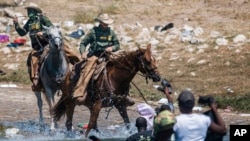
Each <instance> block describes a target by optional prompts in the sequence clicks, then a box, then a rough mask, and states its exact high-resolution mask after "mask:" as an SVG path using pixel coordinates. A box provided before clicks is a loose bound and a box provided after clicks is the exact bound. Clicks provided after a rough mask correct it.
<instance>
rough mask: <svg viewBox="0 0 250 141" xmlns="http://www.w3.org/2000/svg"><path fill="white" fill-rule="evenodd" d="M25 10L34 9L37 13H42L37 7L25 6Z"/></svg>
mask: <svg viewBox="0 0 250 141" xmlns="http://www.w3.org/2000/svg"><path fill="white" fill-rule="evenodd" d="M25 9H34V10H35V11H36V12H37V13H43V11H42V10H41V9H40V8H38V7H37V6H27V7H25Z"/></svg>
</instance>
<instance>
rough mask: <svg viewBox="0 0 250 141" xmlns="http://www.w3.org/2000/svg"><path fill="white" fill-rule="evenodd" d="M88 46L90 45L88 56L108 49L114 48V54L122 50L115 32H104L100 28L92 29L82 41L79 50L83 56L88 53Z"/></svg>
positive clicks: (110, 30) (107, 30) (108, 30)
mask: <svg viewBox="0 0 250 141" xmlns="http://www.w3.org/2000/svg"><path fill="white" fill-rule="evenodd" d="M88 44H90V47H89V53H88V56H92V55H96V53H98V52H103V51H104V50H105V49H106V48H107V47H112V51H113V52H115V51H117V50H119V49H120V43H119V41H118V38H117V36H116V34H115V32H114V31H113V30H112V29H110V28H107V29H105V30H104V29H102V28H101V27H100V26H99V27H94V28H93V29H91V30H90V32H88V34H87V35H86V36H85V37H84V39H83V40H82V41H81V43H80V48H79V51H80V53H81V54H82V53H83V52H85V51H86V47H87V45H88Z"/></svg>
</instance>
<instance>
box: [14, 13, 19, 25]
mask: <svg viewBox="0 0 250 141" xmlns="http://www.w3.org/2000/svg"><path fill="white" fill-rule="evenodd" d="M13 23H14V24H16V23H18V19H17V16H16V15H15V16H14V17H13Z"/></svg>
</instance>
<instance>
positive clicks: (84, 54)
mask: <svg viewBox="0 0 250 141" xmlns="http://www.w3.org/2000/svg"><path fill="white" fill-rule="evenodd" d="M81 58H82V60H86V59H87V52H84V53H82V54H81Z"/></svg>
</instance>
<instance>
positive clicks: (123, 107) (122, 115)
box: [116, 105, 130, 129]
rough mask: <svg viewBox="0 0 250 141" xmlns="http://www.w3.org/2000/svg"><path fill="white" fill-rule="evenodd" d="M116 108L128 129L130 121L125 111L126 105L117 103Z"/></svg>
mask: <svg viewBox="0 0 250 141" xmlns="http://www.w3.org/2000/svg"><path fill="white" fill-rule="evenodd" d="M116 108H117V109H118V111H119V113H120V115H121V117H122V119H123V121H124V123H125V125H126V128H127V129H129V128H130V121H129V118H128V112H127V107H126V106H124V105H118V106H116Z"/></svg>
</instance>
